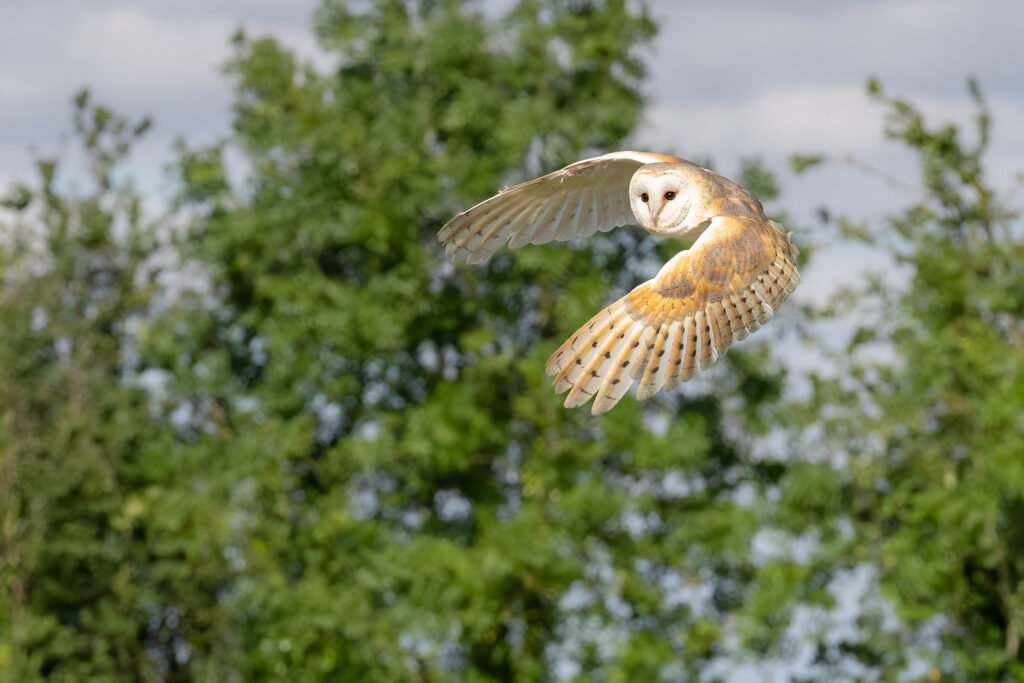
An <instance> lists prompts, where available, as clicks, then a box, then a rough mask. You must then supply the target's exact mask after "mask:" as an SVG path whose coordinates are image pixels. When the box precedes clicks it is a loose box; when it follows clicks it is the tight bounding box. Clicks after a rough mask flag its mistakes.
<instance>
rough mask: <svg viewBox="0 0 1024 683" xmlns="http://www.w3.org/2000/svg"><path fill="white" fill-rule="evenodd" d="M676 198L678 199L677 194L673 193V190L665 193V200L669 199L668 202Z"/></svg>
mask: <svg viewBox="0 0 1024 683" xmlns="http://www.w3.org/2000/svg"><path fill="white" fill-rule="evenodd" d="M675 198H676V193H675V192H672V191H671V190H669V191H668V192H666V193H665V199H667V200H668V201H672V200H673V199H675Z"/></svg>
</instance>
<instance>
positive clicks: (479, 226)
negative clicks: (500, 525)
mask: <svg viewBox="0 0 1024 683" xmlns="http://www.w3.org/2000/svg"><path fill="white" fill-rule="evenodd" d="M638 223H639V224H640V226H641V227H642V228H643V229H644V230H647V231H648V232H650V233H653V234H655V235H660V236H665V237H677V238H680V239H683V240H688V241H689V240H693V244H692V245H691V246H690V248H689V249H685V250H683V251H681V252H679V253H678V254H676V255H675V256H674V257H672V259H670V260H669V261H668V263H666V264H665V265H664V266H662V268H661V270H659V271H658V274H657V275H656V276H655V277H654V279H652V280H648V281H647V282H645V283H643V284H642V285H640V286H638V287H637V288H636V289H634V290H633V291H631V292H630V293H629V294H627V295H626V296H624V297H622V298H621V299H619V300H618V301H616V302H615V303H613V304H611V305H610V306H608V307H607V308H605V309H604V310H603V311H601V312H600V313H598V314H597V315H595V316H594V317H593V318H591V319H590V320H589V321H588V322H587V323H586V324H585V325H583V327H581V328H580V329H579V330H577V331H576V333H575V334H574V335H572V337H570V338H569V339H568V340H566V342H565V343H564V344H562V345H561V346H560V347H559V348H558V350H557V351H555V353H554V355H552V356H551V358H550V359H549V360H548V363H547V374H548V375H550V376H553V377H554V384H555V391H556V392H558V393H561V392H563V391H566V390H570V391H569V395H568V396H567V397H566V399H565V406H566V407H567V408H575V407H576V406H580V405H583V404H584V403H586V402H587V401H589V400H590V399H594V403H593V406H592V408H591V411H592V412H593V413H594V414H595V415H598V414H600V413H604V412H607V411H608V410H611V408H612V407H614V406H615V404H616V403H618V401H619V399H621V398H622V397H623V396H624V395H625V394H626V391H628V390H629V387H630V386H632V384H633V383H634V382H636V381H639V383H640V384H639V388H638V389H637V398H639V399H645V398H648V397H649V396H651V395H653V394H655V393H657V392H658V391H660V390H667V389H671V388H672V387H675V386H676V385H677V384H679V383H680V382H685V381H686V380H688V379H690V378H691V377H692V376H693V375H694V373H695V372H697V370H698V369H701V370H703V369H704V368H707V367H708V366H709V365H711V364H712V363H714V362H715V360H717V359H718V357H719V356H721V355H723V354H724V353H725V352H726V350H727V349H728V348H729V345H730V344H732V342H733V340H739V339H744V338H746V337H747V335H749V334H750V333H752V332H754V331H756V330H757V329H758V328H760V327H761V325H763V324H764V323H766V322H767V321H768V319H769V318H771V317H772V315H774V313H775V310H776V309H777V308H778V307H779V305H781V304H782V302H783V301H785V300H786V298H787V297H788V296H789V295H790V294H792V293H793V290H794V289H795V288H796V286H797V285H798V284H799V283H800V275H799V273H797V269H796V255H797V249H796V247H795V246H793V243H792V242H791V240H790V234H787V233H785V232H783V229H782V226H781V225H779V224H778V223H776V222H775V221H772V220H769V219H768V218H767V217H766V216H765V214H764V209H763V208H762V207H761V202H760V201H758V199H757V197H755V196H754V195H753V193H751V192H749V191H748V190H745V189H744V188H742V187H740V186H739V185H737V184H736V183H734V182H732V181H731V180H728V179H727V178H724V177H722V176H720V175H718V174H717V173H715V172H714V171H710V170H708V169H706V168H701V167H700V166H697V165H696V164H693V163H690V162H689V161H686V160H684V159H680V158H678V157H674V156H669V155H666V154H654V153H650V152H615V153H612V154H605V155H604V156H599V157H595V158H593V159H585V160H583V161H578V162H576V163H574V164H571V165H569V166H566V167H565V168H563V169H562V170H560V171H555V172H554V173H549V174H548V175H546V176H543V177H541V178H537V179H536V180H531V181H529V182H525V183H522V184H520V185H515V186H514V187H510V188H508V189H506V190H503V191H501V192H500V193H498V194H497V195H496V196H494V197H491V198H490V199H488V200H486V201H484V202H481V203H480V204H477V205H476V206H474V207H473V208H471V209H469V210H467V211H463V212H462V213H460V214H459V215H457V216H455V217H454V218H452V219H451V220H450V221H448V223H447V224H446V225H445V226H444V227H443V228H441V231H440V232H439V233H438V239H439V240H440V241H441V242H442V243H443V244H444V245H445V251H446V252H447V253H448V254H449V255H450V256H452V257H453V258H454V259H455V260H458V259H460V258H461V259H465V260H466V261H468V262H469V263H480V262H482V261H485V260H487V259H488V258H489V257H490V256H491V255H492V254H493V253H494V252H495V251H497V250H498V248H499V247H501V245H503V244H505V243H508V245H509V247H511V248H512V249H515V248H516V247H521V246H523V245H524V244H544V243H545V242H550V241H552V240H558V241H566V240H570V239H573V238H575V237H581V236H589V235H593V234H594V233H595V232H598V231H601V232H605V231H608V230H611V229H612V228H614V227H616V226H621V225H635V224H638Z"/></svg>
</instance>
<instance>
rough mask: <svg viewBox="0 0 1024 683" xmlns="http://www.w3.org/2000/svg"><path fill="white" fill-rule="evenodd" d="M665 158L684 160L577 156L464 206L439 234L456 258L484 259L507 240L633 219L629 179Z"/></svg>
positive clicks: (545, 237) (559, 235) (549, 236)
mask: <svg viewBox="0 0 1024 683" xmlns="http://www.w3.org/2000/svg"><path fill="white" fill-rule="evenodd" d="M665 161H681V160H680V159H679V158H678V157H674V156H669V155H667V154H655V153H652V152H614V153H612V154H605V155H604V156H599V157H594V158H593V159H584V160H583V161H577V162H576V163H575V164H571V165H569V166H566V167H565V168H563V169H561V170H560V171H555V172H554V173H549V174H548V175H546V176H542V177H540V178H537V179H536V180H530V181H528V182H525V183H521V184H519V185H515V186H513V187H510V188H508V189H507V190H503V191H502V192H500V193H499V194H497V195H496V196H494V197H491V198H490V199H488V200H486V201H483V202H481V203H479V204H477V205H476V206H474V207H473V208H472V209H468V210H467V211H463V212H462V213H460V214H459V215H457V216H455V217H454V218H452V219H451V220H450V221H448V223H447V224H445V226H444V227H443V228H441V231H440V232H439V233H438V234H437V238H438V239H439V240H440V241H441V242H443V243H444V245H445V252H446V253H447V254H448V255H449V256H451V257H452V258H453V259H455V260H458V259H460V258H462V259H465V260H466V261H468V262H470V263H480V262H482V261H485V260H487V259H488V258H490V256H491V255H492V254H493V253H494V252H496V251H497V250H498V249H499V248H500V247H501V245H503V244H505V243H506V242H507V243H508V245H509V247H511V248H513V249H515V248H516V247H521V246H523V245H524V244H544V243H545V242H550V241H552V240H559V241H566V240H570V239H573V238H574V237H581V236H587V235H593V234H594V233H595V232H597V231H599V230H600V231H602V232H603V231H607V230H611V229H612V228H614V227H617V226H620V225H632V224H635V223H636V220H635V219H634V218H633V212H632V211H631V210H630V208H629V181H630V179H631V178H632V177H633V174H634V173H635V172H636V170H637V169H638V168H640V167H641V166H643V165H644V164H651V163H657V162H665Z"/></svg>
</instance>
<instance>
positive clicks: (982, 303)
mask: <svg viewBox="0 0 1024 683" xmlns="http://www.w3.org/2000/svg"><path fill="white" fill-rule="evenodd" d="M653 31H654V25H653V23H652V21H651V20H650V18H649V17H647V16H646V15H645V14H644V13H643V12H641V11H638V10H637V9H636V8H635V7H634V6H633V5H632V4H631V3H625V2H622V1H621V0H589V1H586V2H568V1H566V0H543V1H542V0H522V1H521V2H519V3H518V4H517V5H516V6H515V8H514V9H513V10H512V11H511V12H510V13H509V14H508V15H507V16H504V17H502V18H500V19H490V18H487V17H485V16H482V15H481V14H479V13H477V12H476V11H474V10H473V9H472V6H471V5H470V6H468V5H467V3H464V2H459V1H456V0H452V1H447V2H416V3H412V2H401V1H399V0H394V1H390V0H389V1H386V2H380V3H376V4H373V5H368V6H367V5H362V4H358V3H349V2H345V1H343V0H325V1H324V3H323V5H322V7H321V9H320V10H319V12H318V14H317V17H316V32H317V37H318V39H319V42H320V45H321V46H322V48H323V49H324V50H325V51H328V52H329V53H331V54H332V55H334V56H335V57H336V58H337V64H338V66H337V68H335V69H332V70H326V71H324V70H317V69H315V68H313V67H311V66H310V65H307V64H303V63H300V62H299V61H298V60H297V59H296V58H295V57H294V55H293V54H292V53H291V52H290V51H289V50H288V49H287V48H286V47H284V46H283V45H281V44H279V43H278V42H277V41H275V40H274V39H272V38H258V39H253V38H250V37H247V36H245V35H242V34H239V35H237V36H236V37H235V38H234V46H235V53H234V55H235V56H234V58H233V60H232V61H231V63H230V65H229V68H228V74H229V79H228V80H229V82H230V85H231V87H232V88H233V89H234V126H233V130H232V131H231V132H230V134H229V135H227V136H226V137H225V138H224V139H223V140H222V141H221V142H219V143H217V144H215V145H212V146H206V147H195V146H192V145H190V144H189V143H188V141H183V142H182V143H181V144H180V145H179V147H178V148H177V150H176V152H175V161H174V163H173V164H172V172H173V173H174V176H175V178H176V181H175V184H176V188H177V193H176V196H175V198H174V201H173V204H172V205H171V206H169V207H165V209H161V210H159V211H156V210H154V209H153V206H154V205H155V204H156V202H154V201H153V200H150V199H148V198H146V197H143V196H140V193H139V192H138V191H137V190H136V189H135V188H134V186H133V184H132V182H131V179H130V178H129V177H127V176H126V174H125V173H124V172H123V171H122V170H121V168H122V162H123V161H124V159H125V157H126V156H127V155H128V154H129V152H130V150H131V147H132V145H133V143H134V142H135V141H136V140H137V139H138V138H139V137H140V136H142V135H144V134H145V132H146V129H147V128H148V122H147V121H145V120H142V121H134V120H131V119H130V118H125V117H123V116H122V115H120V114H118V113H115V112H112V111H110V110H109V109H107V108H105V107H104V106H102V105H101V104H99V103H97V102H95V101H94V100H93V98H92V97H91V96H90V95H89V93H88V92H82V93H80V94H79V95H78V96H77V97H76V98H75V100H74V107H73V114H74V119H73V122H74V130H75V133H76V139H77V141H78V143H79V144H80V145H81V147H82V149H83V150H84V153H85V155H86V158H87V160H88V167H89V178H88V183H86V184H82V183H78V184H77V185H75V184H72V183H69V182H67V178H66V176H65V175H62V171H63V166H62V164H61V160H59V159H49V158H40V159H39V160H38V173H37V175H36V177H35V178H31V179H26V180H25V182H24V183H23V184H17V185H15V186H13V187H11V188H10V189H9V192H8V195H7V197H6V198H5V199H4V203H3V206H4V209H5V211H4V212H3V214H2V218H0V220H2V223H0V282H2V284H0V287H2V289H0V330H2V333H0V416H2V421H0V679H2V680H5V681H7V680H9V681H25V682H28V681H41V680H53V681H84V680H90V681H136V680H143V681H193V680H194V681H242V680H246V681H248V680H269V681H277V680H289V681H337V680H353V681H403V680H408V681H424V682H426V681H432V682H437V681H481V682H482V681H534V680H580V681H583V680H586V681H632V680H652V681H658V680H661V681H684V680H718V679H723V678H725V677H726V676H728V674H729V672H730V671H732V670H733V669H732V668H730V667H734V665H735V664H736V663H738V662H740V663H742V662H748V663H751V665H752V666H754V667H755V669H754V670H756V669H757V668H758V667H767V666H769V665H772V664H773V663H774V664H777V663H779V662H789V664H788V668H787V671H788V674H787V675H788V676H789V677H791V678H793V679H800V680H831V681H835V680H864V679H867V680H908V679H910V680H913V679H919V680H932V681H934V680H940V679H944V680H963V681H967V680H972V681H973V680H1003V681H1011V680H1024V653H1022V651H1021V642H1020V641H1021V631H1022V627H1024V236H1022V233H1021V224H1020V222H1019V220H1018V218H1017V216H1015V215H1013V214H1012V213H1011V212H1010V211H1009V210H1008V208H1007V206H1006V205H1005V204H1004V203H1003V200H1002V199H1001V198H1000V197H999V196H998V195H997V193H996V192H995V191H994V189H993V183H992V182H991V181H990V179H989V178H988V177H987V175H986V173H985V168H984V152H985V149H986V148H987V146H988V144H989V138H988V131H989V125H990V122H989V117H988V113H987V109H986V107H985V103H984V100H983V98H982V97H981V94H980V91H979V89H978V87H977V86H976V85H975V84H973V83H972V84H971V90H970V91H971V94H972V96H973V97H974V99H975V101H976V106H977V122H976V123H977V125H976V130H975V131H972V135H970V136H968V137H969V140H965V138H964V137H963V136H962V135H961V132H960V131H959V130H957V129H956V128H955V127H953V126H951V125H938V126H935V125H933V124H930V123H928V122H926V121H925V120H924V119H923V118H922V116H921V114H920V113H919V112H918V111H917V109H915V107H914V106H913V105H912V104H911V103H908V102H905V101H903V100H901V99H898V98H895V97H892V96H889V95H887V94H885V93H884V92H883V91H882V89H881V87H880V86H879V85H878V84H877V83H871V84H869V94H870V96H872V97H874V98H875V99H877V100H878V101H879V106H882V107H885V108H886V109H887V110H888V111H889V112H890V120H889V129H888V133H889V135H890V137H891V138H892V139H893V142H894V144H902V145H905V146H907V147H908V148H909V149H911V150H913V151H914V152H915V153H916V154H917V155H918V157H919V158H920V161H921V171H922V174H921V179H920V195H919V200H917V201H915V202H914V203H913V204H911V205H910V206H908V207H906V209H905V210H904V211H901V212H899V213H896V214H894V215H892V216H890V217H889V218H888V219H887V220H886V221H884V222H880V223H873V224H870V225H857V224H853V223H851V222H849V221H846V220H843V219H841V218H839V219H834V220H830V221H828V222H827V223H826V224H825V225H824V226H822V227H821V228H820V229H821V230H830V231H833V234H836V235H840V236H841V237H842V238H843V239H849V240H855V241H858V242H866V243H867V244H868V245H870V247H871V248H872V249H874V250H877V252H878V253H879V254H880V255H885V257H886V258H883V259H880V262H881V263H885V264H886V266H885V272H881V273H879V274H877V275H876V276H872V277H867V278H865V280H864V285H863V286H862V287H859V288H857V289H854V290H850V291H844V292H841V293H840V294H839V295H838V296H837V297H836V298H835V300H834V301H833V302H832V303H831V304H830V305H829V306H827V307H823V308H821V309H814V310H812V309H807V310H804V311H799V310H797V307H796V306H792V305H791V306H790V307H789V308H790V309H792V310H790V311H788V312H787V313H786V315H781V316H780V317H779V319H778V320H776V321H775V322H774V323H773V326H774V327H775V328H777V329H778V330H779V331H782V330H786V329H788V330H792V331H794V334H796V333H799V334H798V336H797V337H795V338H794V339H792V341H791V344H790V345H789V348H805V347H806V348H811V347H814V348H820V347H821V346H822V344H823V342H821V340H820V339H818V332H816V330H817V329H818V328H817V327H816V324H815V323H816V322H817V321H818V320H820V319H828V318H839V319H841V320H843V321H846V324H847V325H848V326H849V327H852V328H854V329H853V334H852V335H851V338H850V342H849V343H848V344H846V345H843V346H842V348H839V349H835V348H834V346H833V347H832V348H833V352H832V353H831V355H830V362H829V363H828V364H827V367H826V368H824V369H819V370H817V371H814V372H810V373H808V374H807V375H806V376H804V377H802V378H793V377H789V378H787V373H786V371H785V367H786V364H785V362H784V360H785V359H784V358H779V357H778V352H773V351H772V344H770V343H766V342H767V341H769V340H767V339H759V340H752V343H747V344H744V345H742V346H740V347H739V348H737V349H734V350H733V351H731V352H730V353H729V355H728V356H727V357H726V358H725V360H724V362H721V363H720V364H719V365H718V366H717V367H716V369H715V370H714V371H713V372H712V373H711V375H710V378H711V379H705V380H703V381H696V382H694V383H693V384H692V386H690V387H688V389H687V390H686V391H683V392H681V393H677V394H672V395H666V396H659V397H657V398H655V399H654V400H651V401H649V402H647V403H644V404H639V403H637V402H635V401H623V403H622V404H621V405H620V407H618V408H617V409H616V410H615V411H613V412H612V413H610V414H609V415H607V416H604V417H602V418H601V419H594V418H592V417H591V416H590V415H589V414H586V413H585V412H581V411H572V412H570V411H566V410H564V409H563V408H562V407H561V403H560V400H559V399H558V397H556V396H554V395H553V393H552V392H551V390H550V387H549V385H548V383H547V380H546V378H545V377H544V373H543V361H544V359H545V358H546V357H547V355H548V353H549V352H550V350H551V349H552V348H554V346H556V345H557V343H559V342H560V341H561V340H562V339H563V338H564V337H565V336H566V335H567V334H569V333H570V332H571V331H572V330H574V329H575V327H576V326H577V325H578V324H579V323H580V321H581V320H584V319H585V318H586V317H587V316H588V315H589V312H592V311H593V310H596V309H597V308H599V307H600V306H601V305H602V304H603V302H606V301H608V300H610V299H611V298H612V297H613V296H616V295H617V294H618V293H621V292H622V291H624V290H625V289H627V288H628V287H630V286H632V285H633V284H635V283H636V282H638V281H640V280H642V279H646V278H647V277H649V276H650V275H651V274H652V273H653V272H654V270H655V269H656V268H657V267H658V264H660V263H661V262H662V261H663V260H664V258H666V257H667V256H668V255H670V254H671V253H672V251H673V250H675V249H677V248H678V246H677V245H672V244H666V243H661V242H656V241H653V240H649V239H647V238H646V237H644V236H641V235H640V234H639V232H638V231H630V230H623V231H617V232H615V233H612V234H610V235H607V236H603V237H602V238H601V239H593V240H590V241H587V242H586V243H579V244H572V245H570V246H568V247H566V246H557V247H534V248H529V249H524V250H521V251H517V252H515V253H510V252H507V251H505V252H503V253H500V254H498V255H497V256H496V257H495V258H494V259H492V261H491V262H490V263H489V264H488V265H487V266H486V267H463V266H459V267H453V266H452V265H451V264H449V263H447V262H446V261H445V259H444V258H443V254H442V253H441V250H440V249H439V248H438V245H437V244H436V242H435V238H434V235H435V233H436V231H437V229H438V228H439V226H440V225H441V224H443V222H444V221H445V220H446V219H447V218H448V217H449V216H450V215H451V214H452V213H453V212H454V211H456V210H458V209H460V208H462V207H465V206H466V205H468V204H470V203H473V202H474V201H476V200H478V199H479V198H481V197H484V196H487V195H489V194H490V193H491V192H493V190H494V189H495V188H496V187H498V186H500V185H503V184H507V183H509V182H514V181H516V180H519V179H523V178H526V177H530V176H533V175H536V174H537V173H539V172H542V171H545V170H549V169H551V168H555V167H558V166H560V165H562V164H564V163H568V162H570V161H573V160H576V159H578V158H581V157H582V156H584V155H586V154H588V153H590V152H592V151H594V150H609V149H615V148H617V147H619V146H620V145H621V144H622V143H623V141H624V140H626V139H627V138H628V137H629V135H630V133H631V131H632V130H633V129H634V128H635V126H636V125H637V123H638V121H639V118H640V116H641V114H642V111H643V98H642V92H643V77H644V64H643V62H642V60H641V59H640V54H641V53H640V52H638V48H639V47H641V46H642V45H643V44H644V43H645V42H646V41H648V40H650V38H651V37H652V35H653ZM232 154H234V155H238V156H240V157H241V158H243V159H244V163H243V164H241V167H242V170H241V171H238V172H237V173H230V172H229V167H230V165H229V164H228V163H227V162H226V159H227V158H229V157H230V155H232ZM823 161H826V162H827V160H822V159H820V158H818V157H813V156H802V157H798V158H795V160H794V162H795V167H796V168H797V169H798V170H800V171H801V172H803V171H807V172H813V171H811V170H810V169H812V168H813V167H814V166H815V165H817V164H819V163H822V162H823ZM726 170H729V169H726ZM735 175H737V177H738V178H740V179H741V180H742V181H743V182H744V183H745V184H747V185H748V186H750V187H752V189H755V191H757V192H758V193H759V194H760V196H761V197H762V199H764V200H766V201H768V202H769V205H770V206H772V207H777V205H778V204H779V202H777V201H772V200H777V194H778V193H777V190H776V189H775V187H776V185H775V182H774V178H773V177H772V175H771V174H770V173H769V172H767V171H766V170H765V169H764V168H762V167H761V166H760V165H759V164H757V163H756V162H753V161H748V162H745V163H742V164H741V168H740V170H739V171H738V173H736V174H735ZM776 215H778V216H779V217H780V218H785V216H784V215H782V214H781V212H779V211H776ZM801 234H802V235H804V236H805V243H804V244H803V245H802V246H803V247H804V252H805V253H812V252H813V249H812V248H809V247H813V239H814V234H815V233H813V232H809V231H803V232H802V233H801ZM805 286H807V285H805ZM811 286H813V283H811ZM759 336H760V335H759ZM793 387H798V388H800V390H799V391H795V390H794V389H793Z"/></svg>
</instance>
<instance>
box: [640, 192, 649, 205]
mask: <svg viewBox="0 0 1024 683" xmlns="http://www.w3.org/2000/svg"><path fill="white" fill-rule="evenodd" d="M648 199H650V197H649V196H647V193H646V192H644V193H643V194H642V195H640V201H642V202H643V203H644V204H646V203H647V200H648Z"/></svg>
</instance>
